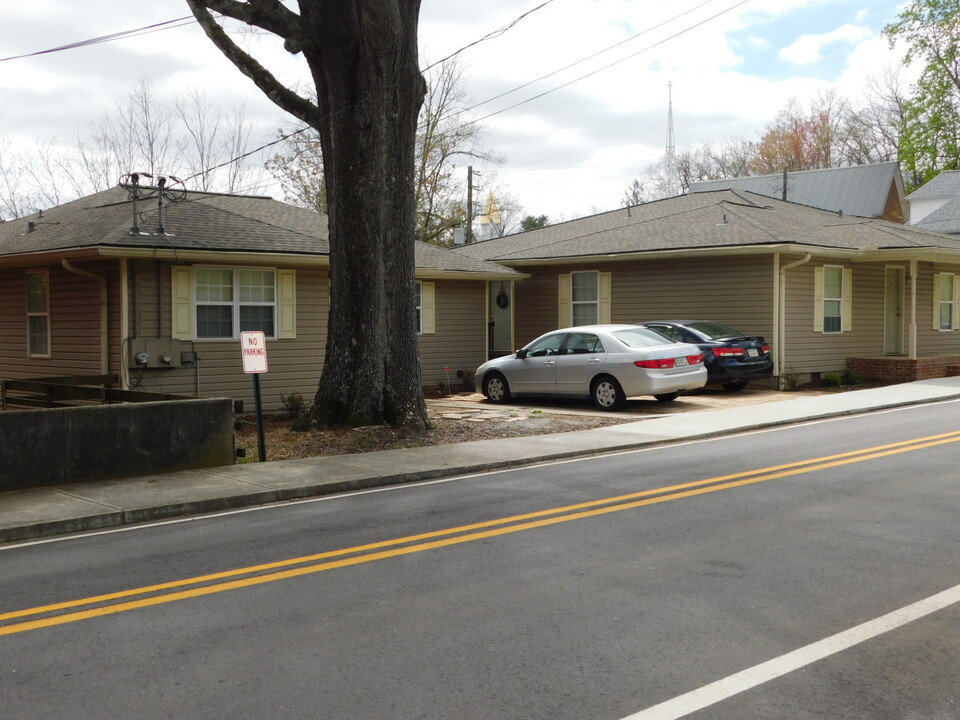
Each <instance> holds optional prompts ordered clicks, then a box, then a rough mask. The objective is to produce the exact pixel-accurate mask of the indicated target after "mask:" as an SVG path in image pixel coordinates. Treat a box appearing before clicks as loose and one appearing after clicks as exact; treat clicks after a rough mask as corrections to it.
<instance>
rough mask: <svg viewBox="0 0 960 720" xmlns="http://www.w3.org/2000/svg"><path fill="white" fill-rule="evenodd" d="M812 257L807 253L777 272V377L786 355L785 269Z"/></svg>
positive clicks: (775, 355)
mask: <svg viewBox="0 0 960 720" xmlns="http://www.w3.org/2000/svg"><path fill="white" fill-rule="evenodd" d="M812 257H813V255H812V254H811V253H807V254H806V255H804V256H803V257H802V258H800V259H799V260H794V261H793V262H792V263H788V264H786V265H784V266H783V267H781V268H780V271H779V272H778V274H777V325H776V332H775V333H774V338H775V339H774V342H775V343H776V344H775V347H776V353H775V354H774V368H773V374H774V375H776V376H777V377H778V378H780V377H781V370H782V368H783V362H784V358H785V357H786V356H787V353H786V348H785V346H786V342H787V341H786V337H787V270H792V269H793V268H795V267H799V266H800V265H804V264H806V263H808V262H810V258H812ZM779 258H780V256H779V255H778V256H777V260H778V262H779ZM778 384H779V382H778Z"/></svg>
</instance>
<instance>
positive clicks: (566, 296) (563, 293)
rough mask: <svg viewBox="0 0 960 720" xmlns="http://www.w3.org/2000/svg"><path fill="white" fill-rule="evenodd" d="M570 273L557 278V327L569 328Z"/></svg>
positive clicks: (561, 274)
mask: <svg viewBox="0 0 960 720" xmlns="http://www.w3.org/2000/svg"><path fill="white" fill-rule="evenodd" d="M570 288H571V279H570V273H560V275H558V276H557V295H558V299H557V327H558V328H565V327H570V322H571V320H570Z"/></svg>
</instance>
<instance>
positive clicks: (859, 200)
mask: <svg viewBox="0 0 960 720" xmlns="http://www.w3.org/2000/svg"><path fill="white" fill-rule="evenodd" d="M891 183H895V184H896V186H897V190H898V192H899V194H900V195H903V178H902V177H901V175H900V164H899V163H896V162H888V163H875V164H873V165H854V166H851V167H842V168H826V169H823V170H804V171H799V172H792V173H787V197H786V199H787V200H789V201H791V202H795V203H800V204H802V205H810V206H811V207H816V208H820V209H822V210H832V211H834V212H839V211H841V210H842V211H843V213H844V214H845V215H856V216H858V217H880V216H881V215H883V213H884V210H885V209H886V206H887V199H888V197H889V195H890V185H891ZM730 189H733V190H747V191H749V192H753V193H756V194H758V195H765V196H766V197H771V198H776V199H781V200H782V199H783V174H782V173H781V174H777V175H757V176H752V177H743V178H731V179H729V180H708V181H704V182H697V183H691V185H690V192H691V193H698V192H710V191H714V190H730Z"/></svg>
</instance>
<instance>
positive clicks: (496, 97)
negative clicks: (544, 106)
mask: <svg viewBox="0 0 960 720" xmlns="http://www.w3.org/2000/svg"><path fill="white" fill-rule="evenodd" d="M745 1H746V0H745ZM712 2H715V0H704V2H702V3H700V4H699V5H697V6H695V7H692V8H690V9H689V10H685V11H684V12H682V13H679V14H678V15H674V16H673V17H672V18H670V19H668V20H664V21H663V22H662V23H660V24H659V25H654V26H652V27H649V28H647V29H646V30H641V31H640V32H638V33H636V34H634V35H631V36H630V37H628V38H626V39H624V40H621V41H620V42H618V43H614V44H613V45H608V46H607V47H605V48H603V49H602V50H598V51H597V52H595V53H593V54H591V55H587V56H585V57H582V58H580V59H579V60H576V61H574V62H572V63H570V64H569V65H564V66H563V67H562V68H558V69H556V70H553V71H552V72H549V73H547V74H546V75H541V76H540V77H538V78H535V79H533V80H530V81H529V82H525V83H523V85H517V86H516V87H514V88H511V89H510V90H506V91H504V92H502V93H500V94H499V95H494V96H493V97H491V98H487V99H486V100H483V101H482V102H478V103H476V104H475V105H471V106H470V107H468V108H465V109H464V110H462V111H461V112H469V111H470V110H474V109H476V108H478V107H480V106H481V105H486V104H487V103H490V102H493V101H494V100H499V99H500V98H502V97H505V96H507V95H510V94H511V93H515V92H517V91H518V90H523V88H525V87H529V86H530V85H533V84H534V83H538V82H540V81H541V80H546V79H547V78H549V77H553V76H554V75H557V74H559V73H562V72H563V71H564V70H569V69H570V68H572V67H576V66H577V65H580V64H581V63H584V62H586V61H587V60H592V59H593V58H595V57H599V56H600V55H603V54H604V53H606V52H610V51H611V50H614V49H616V48H618V47H620V46H621V45H625V44H626V43H628V42H632V41H634V40H636V39H637V38H640V37H643V36H644V35H646V34H647V33H650V32H653V31H654V30H658V29H659V28H662V27H663V26H664V25H669V24H670V23H672V22H673V21H674V20H677V19H679V18H681V17H683V16H684V15H689V14H690V13H692V12H694V11H696V10H699V9H700V8H702V7H703V6H704V5H709V4H710V3H712ZM431 67H432V66H431Z"/></svg>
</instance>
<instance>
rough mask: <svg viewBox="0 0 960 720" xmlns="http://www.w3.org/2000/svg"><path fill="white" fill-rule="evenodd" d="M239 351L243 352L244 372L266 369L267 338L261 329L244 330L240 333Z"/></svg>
mask: <svg viewBox="0 0 960 720" xmlns="http://www.w3.org/2000/svg"><path fill="white" fill-rule="evenodd" d="M240 351H241V352H242V353H243V371H244V372H245V373H265V372H266V371H267V340H266V338H265V337H264V335H263V332H262V331H260V330H246V331H244V332H242V333H240Z"/></svg>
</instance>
